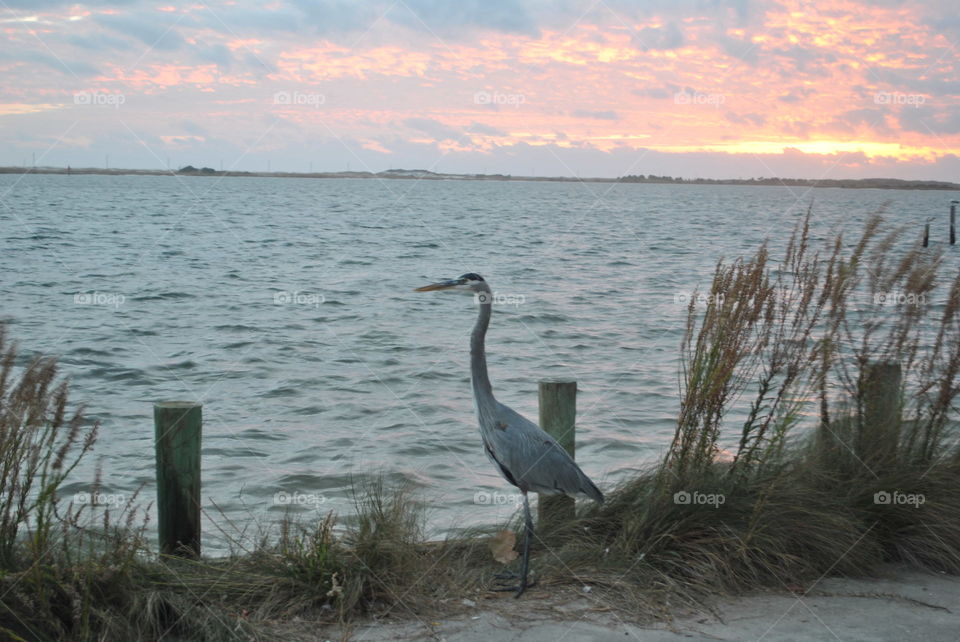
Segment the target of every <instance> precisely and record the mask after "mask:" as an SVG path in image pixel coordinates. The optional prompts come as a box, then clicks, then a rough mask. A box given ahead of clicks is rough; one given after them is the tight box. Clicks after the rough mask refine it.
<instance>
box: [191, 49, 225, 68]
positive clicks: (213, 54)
mask: <svg viewBox="0 0 960 642" xmlns="http://www.w3.org/2000/svg"><path fill="white" fill-rule="evenodd" d="M195 51H196V56H197V58H198V59H199V60H202V61H204V62H213V63H216V64H217V65H218V66H219V67H221V68H223V69H227V68H228V67H230V65H232V64H233V54H232V53H231V51H230V49H229V48H227V47H226V46H225V45H222V44H214V45H204V44H201V45H198V46H197V48H196V50H195Z"/></svg>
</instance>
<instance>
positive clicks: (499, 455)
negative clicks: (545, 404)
mask: <svg viewBox="0 0 960 642" xmlns="http://www.w3.org/2000/svg"><path fill="white" fill-rule="evenodd" d="M494 419H495V423H494V425H493V426H484V427H483V430H482V433H483V441H484V446H485V447H486V449H487V454H488V455H489V456H490V458H491V459H492V460H493V461H494V463H496V464H497V465H498V466H499V467H500V472H501V473H503V476H504V477H505V478H506V479H507V481H509V482H510V483H511V484H513V485H514V486H517V487H518V488H520V489H521V490H524V491H531V492H535V493H544V494H548V495H549V494H561V493H562V494H564V495H584V496H586V497H589V498H590V499H593V500H595V501H598V502H603V493H601V492H600V490H599V489H598V488H597V487H596V485H595V484H594V483H593V482H592V481H590V478H589V477H587V476H586V474H584V472H583V471H582V470H580V467H579V466H577V464H576V462H574V461H573V459H572V458H571V457H570V455H568V454H567V451H565V450H564V449H563V447H562V446H560V444H558V443H557V441H556V440H555V439H554V438H553V437H551V436H550V435H548V434H547V433H546V432H544V431H543V430H542V429H541V428H540V427H539V426H538V425H537V424H535V423H533V422H532V421H530V420H529V419H527V418H525V417H523V416H522V415H520V414H519V413H517V412H515V411H514V410H512V409H511V408H508V407H507V406H504V405H503V404H498V408H497V412H496V413H495V416H494Z"/></svg>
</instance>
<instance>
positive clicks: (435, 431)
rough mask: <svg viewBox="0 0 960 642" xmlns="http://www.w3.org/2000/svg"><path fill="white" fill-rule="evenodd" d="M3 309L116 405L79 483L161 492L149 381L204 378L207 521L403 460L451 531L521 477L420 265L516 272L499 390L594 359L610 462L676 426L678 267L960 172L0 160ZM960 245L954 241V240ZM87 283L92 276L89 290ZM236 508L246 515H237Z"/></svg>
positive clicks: (639, 458) (20, 332) (584, 444)
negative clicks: (9, 171) (454, 176)
mask: <svg viewBox="0 0 960 642" xmlns="http://www.w3.org/2000/svg"><path fill="white" fill-rule="evenodd" d="M0 194H4V196H3V202H4V204H5V207H3V208H2V209H0V223H2V226H0V274H2V279H0V302H2V303H0V317H2V318H4V319H6V320H8V321H9V322H10V324H11V327H10V331H11V334H12V335H13V336H14V337H16V338H17V339H18V340H19V341H20V342H21V344H22V346H23V347H24V349H25V350H27V351H29V352H31V353H46V354H56V355H60V363H61V369H62V372H63V373H64V374H65V375H67V376H69V377H70V379H71V381H72V398H73V399H75V400H78V401H83V402H85V403H86V404H87V405H88V414H89V416H90V417H92V418H94V419H97V420H99V421H100V422H101V424H102V429H101V437H100V440H99V443H98V445H97V448H96V454H95V456H94V457H92V458H91V460H90V461H89V462H88V464H87V465H86V466H85V467H84V468H83V469H81V470H78V471H77V475H76V481H75V483H74V484H72V485H71V487H70V490H71V492H73V491H79V490H84V489H87V488H89V484H88V483H86V480H89V479H91V478H92V475H93V468H94V466H95V465H96V464H99V465H101V466H102V470H103V492H105V493H112V494H115V495H120V496H124V497H129V494H130V493H131V492H132V491H133V490H134V489H136V488H137V487H139V486H141V485H143V487H144V490H143V496H144V497H145V498H147V499H150V498H152V497H153V493H154V467H153V440H152V436H153V425H152V403H153V402H154V401H157V400H163V399H189V400H199V401H202V402H203V406H204V407H203V412H204V435H203V454H202V456H203V470H204V472H203V481H204V486H203V488H204V491H203V492H204V506H205V510H207V511H208V513H209V516H208V518H207V524H206V526H205V529H206V530H205V545H206V546H207V550H209V551H211V552H213V551H217V550H222V546H223V540H222V537H220V535H219V533H218V532H217V529H216V528H215V527H214V525H213V524H212V523H211V521H216V523H217V525H218V526H220V527H222V528H226V529H227V530H230V526H228V525H227V523H226V520H225V519H223V518H222V517H220V515H219V512H218V511H219V510H222V511H223V512H224V513H225V515H226V516H227V517H229V518H230V519H231V520H233V521H234V522H236V523H237V524H241V525H243V524H248V523H249V522H250V521H251V520H252V519H254V518H256V519H259V520H261V521H263V522H265V523H267V524H269V523H270V522H271V521H273V520H276V519H277V518H279V516H280V515H282V514H283V511H284V510H285V507H284V506H283V505H281V503H278V502H277V501H276V499H277V493H288V495H292V494H295V493H297V494H299V496H300V497H301V500H300V501H305V502H308V503H309V502H314V503H313V504H311V506H315V507H317V508H319V509H320V510H322V511H326V510H330V509H333V510H336V511H338V512H340V513H344V514H349V513H350V512H351V510H352V503H351V499H350V493H349V489H350V485H351V478H352V477H356V476H364V475H368V474H371V473H376V472H378V471H383V472H385V473H387V474H388V475H389V476H390V477H391V478H393V479H398V478H404V479H407V480H410V481H412V482H413V483H414V484H416V485H417V486H418V488H419V492H420V494H421V496H422V497H423V498H424V499H425V500H426V501H427V502H429V503H430V505H431V511H430V517H431V523H432V525H433V527H434V528H435V529H436V530H437V531H443V530H445V529H448V528H451V527H455V526H465V525H469V524H478V523H492V522H496V521H498V520H502V519H504V518H506V517H507V516H508V515H509V514H510V513H511V512H512V510H513V508H512V506H510V505H496V506H484V505H480V504H477V503H476V501H475V498H476V495H477V493H494V492H496V493H503V494H505V495H506V494H508V493H510V492H511V487H510V486H509V485H508V484H507V483H506V482H504V481H503V480H501V479H500V477H499V476H498V475H497V474H496V473H495V472H494V470H493V468H492V467H491V465H490V464H489V462H488V461H487V460H486V458H485V456H484V455H483V452H482V449H481V447H480V440H479V436H478V434H477V429H476V427H475V422H474V417H473V409H472V400H471V397H470V387H469V374H468V372H469V371H468V345H467V344H468V335H469V332H470V329H471V326H472V324H473V321H474V315H475V313H476V308H475V307H474V305H473V303H472V300H471V299H470V298H469V297H465V296H462V295H456V294H452V293H425V294H415V293H414V292H412V290H413V288H414V287H417V286H419V285H423V284H425V283H427V282H430V281H432V280H435V279H439V278H448V277H453V276H457V275H459V274H461V273H464V272H471V271H472V272H479V273H481V274H482V275H484V277H486V278H487V280H488V281H489V282H490V283H491V285H492V287H493V289H494V290H495V292H496V293H497V294H498V295H499V296H498V301H501V302H502V303H500V304H498V305H497V306H496V307H495V310H494V317H493V322H492V326H491V330H490V333H489V335H488V357H489V359H490V369H491V377H492V379H493V382H494V390H495V392H496V393H497V394H498V397H499V398H500V400H501V401H503V402H505V403H507V404H509V405H512V406H513V407H514V408H515V409H517V410H518V411H520V412H521V413H523V414H525V415H527V416H528V417H531V418H534V419H535V418H536V416H537V407H536V406H537V380H538V379H541V378H545V377H568V378H572V379H575V380H576V381H577V382H578V384H579V387H580V395H579V397H578V433H577V439H578V443H577V459H578V461H580V462H581V464H582V466H583V468H584V469H585V470H586V472H587V473H588V474H589V475H590V476H591V477H593V478H594V480H596V481H598V482H599V483H600V485H601V486H603V485H605V484H610V483H612V482H615V481H616V480H618V479H621V478H623V477H624V476H625V475H627V474H629V473H630V472H631V471H632V470H635V469H636V468H638V467H640V466H642V465H644V464H645V463H649V462H651V461H652V460H654V459H655V458H656V457H657V456H658V455H659V454H660V453H661V452H662V451H663V449H664V448H665V446H666V445H667V444H668V443H669V439H670V437H671V436H672V434H673V422H672V418H673V417H674V416H675V413H676V410H677V406H678V395H677V390H678V384H677V369H678V344H679V340H680V335H681V332H682V327H683V320H684V315H685V305H684V304H682V303H678V302H677V301H678V296H677V295H678V293H683V292H687V291H689V290H691V289H692V288H693V287H694V286H696V285H697V284H700V285H703V284H706V283H708V282H709V278H710V276H711V273H712V269H713V266H714V263H715V262H716V261H717V259H719V258H720V257H723V256H725V257H728V258H732V257H735V256H738V255H740V254H744V253H748V252H750V251H752V250H753V249H755V247H756V246H757V244H758V243H759V242H761V241H762V240H763V239H764V238H767V237H769V238H770V240H771V244H772V246H773V247H774V255H775V256H776V255H777V250H778V248H780V247H782V245H783V244H784V243H785V240H786V237H787V235H788V234H789V230H790V228H791V227H792V226H793V224H794V223H795V221H796V220H797V218H798V217H799V216H801V215H802V213H803V212H804V211H805V210H806V208H807V206H808V205H809V204H810V203H811V202H813V203H814V212H815V217H814V232H815V237H816V238H817V239H818V240H820V239H824V238H826V237H827V236H828V235H829V234H831V233H832V232H833V231H835V230H837V229H848V230H850V231H851V232H853V231H857V230H858V229H859V226H860V224H861V223H862V221H863V220H864V219H865V218H866V216H867V215H868V214H869V213H870V212H871V211H874V210H876V209H877V208H879V207H880V206H881V205H882V204H883V203H884V202H886V201H889V205H888V206H887V211H888V212H889V218H890V219H892V220H895V221H899V222H903V223H905V224H907V225H908V227H907V230H908V232H909V238H908V237H905V238H904V244H907V243H908V242H912V241H914V240H915V238H916V236H917V235H919V233H920V228H921V227H922V223H923V221H924V220H926V218H927V217H928V216H934V217H936V222H935V225H934V230H933V234H932V236H933V240H934V242H942V241H943V240H944V239H943V237H944V236H945V234H946V230H945V225H946V223H945V222H946V212H947V208H948V207H949V205H948V203H949V200H950V199H951V198H957V196H958V195H957V194H956V193H950V192H939V191H937V192H908V191H880V190H839V189H816V190H804V189H801V188H776V187H733V186H671V185H611V184H577V183H539V182H532V183H521V182H516V183H503V182H469V181H442V182H441V181H412V180H403V181H400V180H394V181H378V180H347V179H344V180H308V179H279V178H223V179H217V178H175V177H134V176H129V177H124V176H25V177H20V176H11V175H6V176H0ZM948 259H950V260H953V261H955V259H956V252H952V254H951V256H948ZM78 294H79V295H80V296H78ZM233 534H235V531H234V532H233Z"/></svg>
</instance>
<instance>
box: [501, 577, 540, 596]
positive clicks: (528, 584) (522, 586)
mask: <svg viewBox="0 0 960 642" xmlns="http://www.w3.org/2000/svg"><path fill="white" fill-rule="evenodd" d="M536 585H537V581H536V580H532V581H521V582H520V583H519V584H517V585H516V586H498V587H496V588H492V589H490V590H491V591H495V592H497V593H508V592H516V595H514V597H520V596H521V595H523V592H524V591H526V590H527V589H528V588H533V587H534V586H536Z"/></svg>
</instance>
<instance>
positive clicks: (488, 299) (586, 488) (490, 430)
mask: <svg viewBox="0 0 960 642" xmlns="http://www.w3.org/2000/svg"><path fill="white" fill-rule="evenodd" d="M444 289H459V290H466V291H469V292H473V293H474V294H475V295H476V298H477V302H478V304H479V308H480V310H479V314H478V316H477V322H476V324H475V325H474V327H473V332H472V334H471V336H470V375H471V384H472V386H473V398H474V403H475V405H476V411H477V421H478V423H479V424H480V437H481V439H482V440H483V447H484V450H485V451H486V453H487V456H488V457H489V458H490V460H491V461H492V462H493V463H494V465H495V466H496V467H497V469H498V470H499V472H500V474H501V475H503V477H504V478H505V479H506V480H507V481H508V482H510V483H511V484H513V485H514V486H516V487H517V488H519V489H520V491H521V492H522V493H523V506H524V515H525V519H526V531H527V532H526V538H525V542H524V551H523V569H522V576H521V581H520V585H519V586H518V587H516V588H517V596H518V597H519V595H520V594H522V593H523V591H524V590H525V589H526V587H527V570H528V566H529V555H530V540H531V539H532V537H533V519H532V517H531V515H530V504H529V502H528V500H527V493H528V492H534V493H540V494H544V495H557V494H563V495H571V496H573V495H582V496H585V497H589V498H590V499H593V500H594V501H597V502H601V503H602V502H603V494H602V493H601V492H600V490H599V489H598V488H597V487H596V485H595V484H594V483H593V482H592V481H590V478H589V477H587V476H586V475H585V474H584V472H583V471H582V470H580V467H579V466H577V464H576V462H574V461H573V458H572V457H570V455H568V454H567V451H565V450H564V449H563V447H562V446H560V444H558V443H557V441H556V440H555V439H554V438H553V437H551V436H550V435H548V434H547V433H546V432H544V431H543V429H541V428H540V426H538V425H537V424H535V423H533V422H532V421H530V420H529V419H527V418H525V417H523V416H522V415H520V414H519V413H517V412H515V411H514V410H513V409H512V408H509V407H508V406H505V405H503V404H502V403H500V402H499V401H497V400H496V398H495V397H494V396H493V388H492V386H491V385H490V377H489V375H488V374H487V358H486V348H485V339H486V334H487V328H488V327H489V326H490V316H491V312H492V298H493V297H492V296H491V291H490V286H489V285H487V283H486V281H484V280H483V278H482V277H480V276H479V275H477V274H464V275H463V276H461V277H460V278H459V279H453V280H451V281H445V282H443V283H437V284H433V285H428V286H425V287H423V288H419V289H418V290H419V291H430V290H444Z"/></svg>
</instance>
